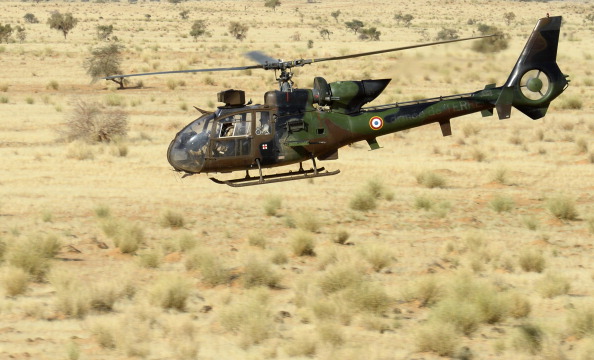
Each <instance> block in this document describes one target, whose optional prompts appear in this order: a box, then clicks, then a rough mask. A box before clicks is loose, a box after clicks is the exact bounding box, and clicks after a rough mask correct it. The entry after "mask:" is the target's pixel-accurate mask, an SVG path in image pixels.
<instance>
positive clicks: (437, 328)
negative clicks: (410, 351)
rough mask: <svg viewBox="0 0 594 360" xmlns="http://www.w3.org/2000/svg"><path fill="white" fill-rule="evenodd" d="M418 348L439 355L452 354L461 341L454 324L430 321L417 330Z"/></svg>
mask: <svg viewBox="0 0 594 360" xmlns="http://www.w3.org/2000/svg"><path fill="white" fill-rule="evenodd" d="M415 339H416V343H417V350H419V351H422V352H424V351H429V352H433V353H436V354H437V355H439V356H452V355H453V354H454V352H455V350H456V348H457V347H458V344H459V343H460V337H459V335H458V334H457V332H456V328H455V327H454V325H453V324H449V323H443V322H440V321H430V322H428V323H426V324H424V325H422V326H421V327H420V328H419V329H418V330H417V332H416V336H415Z"/></svg>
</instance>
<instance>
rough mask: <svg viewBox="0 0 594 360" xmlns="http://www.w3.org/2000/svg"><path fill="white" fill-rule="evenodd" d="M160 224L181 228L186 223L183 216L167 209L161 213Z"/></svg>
mask: <svg viewBox="0 0 594 360" xmlns="http://www.w3.org/2000/svg"><path fill="white" fill-rule="evenodd" d="M160 223H161V226H163V227H166V228H171V229H179V228H183V227H184V225H185V224H186V221H185V220H184V216H183V215H182V214H180V213H178V212H177V211H173V210H170V209H169V210H167V211H165V212H164V213H163V215H161V221H160Z"/></svg>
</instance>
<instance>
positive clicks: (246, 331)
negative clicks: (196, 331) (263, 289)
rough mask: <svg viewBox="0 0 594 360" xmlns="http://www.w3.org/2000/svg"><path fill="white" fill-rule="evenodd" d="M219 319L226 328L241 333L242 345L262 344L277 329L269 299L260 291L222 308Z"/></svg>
mask: <svg viewBox="0 0 594 360" xmlns="http://www.w3.org/2000/svg"><path fill="white" fill-rule="evenodd" d="M219 320H220V322H221V325H222V326H223V328H224V329H225V330H227V331H230V332H233V333H236V334H239V336H240V345H241V346H242V347H249V346H251V345H255V344H260V343H261V342H263V341H264V340H266V339H268V338H269V337H270V336H271V335H272V334H273V331H274V329H275V326H274V318H273V316H272V313H271V311H270V308H269V304H268V299H267V297H266V296H263V295H262V293H260V292H258V291H256V292H252V293H248V294H247V295H245V296H244V297H243V298H240V299H239V300H238V301H236V302H235V303H231V304H230V305H228V306H226V307H224V308H222V309H221V311H220V319H219Z"/></svg>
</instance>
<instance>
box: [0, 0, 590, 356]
mask: <svg viewBox="0 0 594 360" xmlns="http://www.w3.org/2000/svg"><path fill="white" fill-rule="evenodd" d="M436 8H438V9H439V11H436V10H435V9H436ZM0 9H1V11H0V24H13V27H14V26H16V25H20V26H23V27H25V28H26V35H27V36H26V38H25V39H24V40H23V41H20V40H19V39H15V41H14V42H9V43H2V44H0V64H2V65H1V66H0V118H1V119H2V121H1V123H0V158H1V159H2V171H1V172H0V296H1V297H0V338H1V339H2V340H1V341H0V358H13V359H23V358H34V359H64V358H66V359H107V358H109V359H128V358H146V359H274V358H278V359H284V358H319V359H361V358H365V359H370V360H372V359H412V358H415V359H421V358H424V359H431V358H439V357H440V356H445V357H456V358H459V359H470V358H473V359H499V358H506V359H512V358H513V359H531V358H543V359H584V360H585V359H592V354H593V353H594V325H593V323H594V320H593V319H594V290H593V289H594V287H593V278H594V265H593V263H592V258H593V257H592V256H593V247H592V244H593V240H594V183H593V181H592V179H594V151H593V149H594V143H593V141H594V140H593V139H594V111H593V110H592V108H593V105H594V99H593V97H594V92H593V89H594V74H593V73H592V70H591V63H592V57H593V56H594V50H593V49H594V43H593V41H594V40H593V39H594V36H593V31H594V24H593V23H592V21H591V19H590V18H589V17H588V16H592V14H594V6H592V4H591V3H588V2H579V1H576V2H573V1H558V2H554V1H553V2H548V3H541V2H513V1H501V0H497V1H486V0H466V1H445V2H444V1H437V0H416V1H412V2H408V1H384V2H383V3H381V2H380V3H379V4H378V2H376V1H373V2H372V1H367V2H361V1H358V2H349V1H347V2H345V1H337V0H324V1H322V2H316V3H308V2H307V1H306V0H302V1H301V0H300V1H288V0H287V1H282V4H281V5H280V6H279V7H277V8H276V9H275V10H274V11H273V10H272V9H270V8H267V7H265V6H264V1H263V0H262V1H249V2H248V1H198V2H184V3H181V4H178V5H174V4H170V3H166V2H161V3H156V2H139V3H138V4H128V3H125V2H121V3H105V4H99V3H91V2H89V3H80V2H77V3H67V2H53V1H51V2H42V3H29V2H8V1H3V2H0ZM338 9H340V10H341V12H340V13H339V14H338V15H336V17H334V15H332V13H334V12H336V11H337V10H338ZM55 10H59V11H60V12H62V13H72V14H73V15H74V16H75V17H76V18H78V19H79V22H78V24H77V25H76V27H74V29H73V30H72V31H70V32H69V34H68V37H67V39H65V38H64V36H63V35H62V33H60V32H58V31H55V30H51V29H50V28H49V26H48V25H47V23H46V21H47V18H48V17H49V16H50V14H51V12H52V11H55ZM183 10H188V11H189V13H186V15H187V16H188V19H186V20H183V19H182V18H181V17H180V12H181V11H183ZM507 12H513V13H515V15H516V17H515V19H514V20H513V22H512V24H511V25H508V24H507V23H506V19H505V18H504V16H503V15H504V14H505V13H507ZM547 12H549V13H550V14H551V15H563V16H564V24H563V28H562V34H561V42H560V45H559V57H558V58H559V64H560V68H561V69H562V71H564V72H565V73H567V74H570V75H571V79H572V82H571V86H570V87H569V89H568V90H567V91H566V92H565V94H564V95H563V96H562V97H561V98H560V99H558V100H557V101H556V102H555V103H554V104H553V105H552V107H551V108H550V109H549V113H548V115H547V116H546V118H544V119H542V120H539V121H532V120H529V119H528V118H527V117H525V116H524V115H522V114H521V113H520V112H519V111H517V110H513V112H512V118H511V119H510V120H506V121H499V120H497V119H496V117H491V118H481V116H480V114H475V115H470V116H467V117H464V118H461V119H454V121H453V132H454V135H453V136H452V137H448V138H442V137H441V134H440V132H439V128H438V127H437V126H428V127H426V128H421V129H416V130H411V131H407V132H403V133H399V134H396V135H392V136H386V137H384V138H380V139H379V142H380V144H381V145H382V147H383V149H381V150H376V151H368V148H367V145H365V144H355V145H354V146H352V147H348V148H345V149H343V150H341V158H340V159H339V160H338V161H335V162H328V163H326V164H325V166H327V167H330V168H340V169H341V170H342V173H341V174H340V175H339V176H335V177H330V178H324V179H320V180H315V182H313V183H309V182H294V183H284V184H273V185H266V186H264V187H255V188H248V189H232V188H228V187H223V186H220V185H216V184H214V183H212V182H210V181H208V180H207V179H206V176H202V175H200V176H194V177H190V178H186V179H181V178H180V177H179V176H177V175H175V174H174V173H173V172H171V171H170V168H169V166H168V164H167V161H166V158H165V152H166V149H167V145H168V144H169V141H170V140H171V139H172V138H173V136H174V135H175V133H176V131H177V130H178V129H179V128H180V127H181V126H183V125H184V124H186V123H188V122H189V121H191V120H192V119H193V118H195V117H196V116H197V113H195V112H193V110H192V105H196V106H198V107H201V108H207V109H213V108H214V107H215V105H216V104H215V102H214V100H215V99H216V97H215V96H216V92H217V91H220V90H223V89H226V88H242V89H245V90H246V93H247V98H252V99H253V100H254V102H256V103H257V102H261V99H262V95H263V92H264V91H265V90H266V89H270V88H273V87H274V86H275V82H274V78H273V74H271V73H264V72H258V71H255V70H254V71H242V72H237V73H218V74H200V75H172V76H163V77H147V78H145V79H142V82H141V83H133V84H132V85H136V86H137V87H136V88H133V89H129V90H125V91H117V90H116V88H117V85H116V84H110V83H107V84H106V83H103V82H101V81H99V82H96V83H91V78H90V77H89V76H88V75H87V73H86V71H85V68H84V67H83V64H84V62H85V59H86V58H87V57H88V56H89V54H90V49H92V48H95V47H97V46H99V45H101V43H105V40H99V39H98V37H97V27H98V26H109V25H113V26H114V28H113V34H112V37H113V36H117V38H118V39H119V42H120V43H121V44H122V45H124V46H125V51H124V58H123V61H122V63H121V68H122V69H123V71H125V72H127V73H132V72H145V71H159V70H182V69H190V68H203V67H227V66H241V65H248V64H250V63H249V61H248V60H245V59H243V57H242V54H243V53H245V52H247V51H250V50H261V51H264V52H266V53H268V54H270V55H271V56H278V57H281V58H283V59H285V60H287V59H294V58H300V57H304V58H311V57H325V56H333V55H343V54H348V53H352V52H359V51H371V50H375V49H378V48H390V47H396V46H403V45H407V44H411V43H417V42H421V41H427V40H430V39H433V38H435V37H436V36H437V34H438V32H439V31H441V30H442V29H446V28H449V29H456V30H457V31H458V34H459V35H460V36H470V35H472V34H473V32H476V31H477V28H476V24H479V23H485V24H488V25H492V26H496V27H497V28H498V29H500V30H502V31H504V32H505V33H507V34H508V36H509V48H508V49H506V50H503V51H501V52H499V53H495V54H479V53H476V52H473V51H472V50H471V44H470V43H458V44H452V45H447V46H442V47H435V48H431V49H422V50H413V51H409V52H402V53H397V54H390V55H384V56H377V57H367V58H361V59H353V60H347V61H344V62H333V63H321V64H318V65H315V66H309V67H306V68H300V69H296V73H297V75H296V80H297V85H298V86H301V87H308V86H310V85H311V82H312V80H313V77H314V76H324V77H325V78H326V79H327V80H328V81H338V80H351V79H364V78H392V79H393V80H392V83H391V84H390V86H389V87H388V88H387V89H386V91H385V92H384V94H382V95H381V96H380V98H379V99H378V100H377V101H376V103H378V104H379V103H385V102H395V101H404V100H410V99H414V98H423V97H432V96H439V95H447V94H452V93H458V92H467V91H473V90H476V89H480V88H483V87H484V85H486V84H488V83H491V82H497V83H498V84H501V83H502V82H503V81H505V79H506V77H507V75H508V73H509V71H510V70H511V68H512V66H513V64H514V62H515V61H516V59H517V57H518V54H519V52H520V51H521V49H522V47H523V45H524V42H525V39H526V36H527V35H528V34H529V33H530V31H531V30H532V28H533V26H534V24H535V21H536V20H537V17H539V16H544V15H545V14H546V13H547ZM28 13H32V14H33V15H35V17H36V18H37V19H39V23H29V22H26V21H25V19H24V16H25V15H26V14H28ZM397 13H400V14H402V15H404V14H411V15H412V16H413V20H412V21H411V22H410V24H407V26H405V25H404V24H399V23H398V22H397V21H396V20H395V19H394V15H396V14H397ZM333 17H334V18H333ZM353 19H359V20H361V21H363V22H364V23H365V24H366V26H371V25H372V24H373V26H374V27H376V28H377V30H379V31H380V32H381V37H380V40H379V41H364V40H360V39H358V38H357V36H356V35H354V34H353V32H352V31H351V30H349V29H347V28H346V27H345V26H344V22H346V21H351V20H353ZM196 20H205V23H206V24H207V25H208V27H207V29H206V33H205V35H203V36H199V37H197V39H196V41H194V38H193V37H192V36H191V35H190V30H191V28H192V24H193V23H194V21H196ZM471 20H472V21H471ZM231 21H239V22H243V23H247V24H249V30H248V31H247V33H246V34H245V35H246V38H245V39H244V40H243V41H239V40H237V39H235V38H234V36H232V35H231V34H230V33H229V29H228V27H227V24H228V23H230V22H231ZM471 23H472V24H474V25H470V24H471ZM322 28H325V29H328V30H329V31H330V32H331V34H330V40H327V39H322V37H321V36H320V29H322ZM111 41H113V40H111ZM76 104H79V105H80V104H92V106H93V109H100V110H101V111H103V113H102V114H103V115H101V116H98V117H97V118H98V119H103V120H104V121H103V122H102V124H105V121H107V120H108V118H109V117H105V114H122V113H125V115H118V116H122V118H124V119H126V120H127V123H126V126H125V127H122V124H107V125H108V126H116V128H117V129H119V130H120V132H119V135H120V136H118V137H117V138H115V137H114V138H111V137H107V138H106V137H104V136H101V135H97V133H94V132H93V131H94V130H96V128H89V129H81V130H80V132H79V133H76V134H72V133H68V131H67V129H65V126H66V124H67V123H68V122H69V121H70V120H71V119H72V114H73V113H75V111H76V108H75V106H76ZM79 110H80V107H79ZM97 111H98V110H97ZM65 133H66V134H67V135H69V136H66V138H68V140H67V139H66V138H65V136H64V134H65ZM71 138H72V139H74V138H77V140H75V141H72V142H70V140H69V139H71ZM97 141H99V142H97Z"/></svg>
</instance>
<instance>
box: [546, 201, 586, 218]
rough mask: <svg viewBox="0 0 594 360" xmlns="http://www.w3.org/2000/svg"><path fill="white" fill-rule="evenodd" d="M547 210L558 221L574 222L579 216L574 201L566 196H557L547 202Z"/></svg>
mask: <svg viewBox="0 0 594 360" xmlns="http://www.w3.org/2000/svg"><path fill="white" fill-rule="evenodd" d="M547 208H548V209H549V211H550V212H551V214H553V216H555V217H556V218H558V219H561V220H576V219H577V218H578V216H579V214H578V212H577V210H576V208H575V201H574V200H573V199H571V198H569V197H567V196H557V197H554V198H551V199H549V200H548V201H547Z"/></svg>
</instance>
